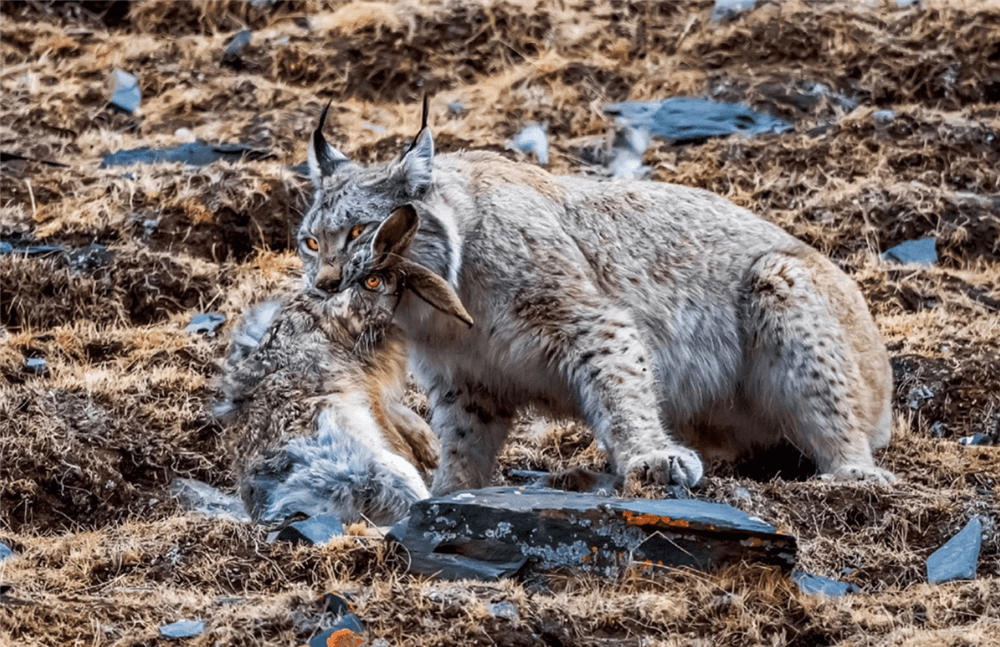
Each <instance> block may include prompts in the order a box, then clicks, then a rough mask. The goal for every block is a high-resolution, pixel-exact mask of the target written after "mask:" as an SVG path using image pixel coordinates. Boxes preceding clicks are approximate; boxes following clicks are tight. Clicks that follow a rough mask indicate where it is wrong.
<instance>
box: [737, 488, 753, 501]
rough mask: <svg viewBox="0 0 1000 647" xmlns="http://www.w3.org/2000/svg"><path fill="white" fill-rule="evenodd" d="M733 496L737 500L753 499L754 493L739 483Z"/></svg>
mask: <svg viewBox="0 0 1000 647" xmlns="http://www.w3.org/2000/svg"><path fill="white" fill-rule="evenodd" d="M733 498H734V499H736V500H737V501H752V500H753V494H751V493H750V490H748V489H747V488H745V487H743V486H742V485H738V486H736V487H735V488H733Z"/></svg>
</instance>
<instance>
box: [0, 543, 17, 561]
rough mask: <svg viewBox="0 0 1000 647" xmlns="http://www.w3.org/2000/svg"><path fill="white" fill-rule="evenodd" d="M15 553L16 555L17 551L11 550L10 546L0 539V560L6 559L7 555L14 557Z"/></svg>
mask: <svg viewBox="0 0 1000 647" xmlns="http://www.w3.org/2000/svg"><path fill="white" fill-rule="evenodd" d="M15 555H17V553H15V552H14V551H13V550H11V549H10V546H8V545H7V544H5V543H3V542H2V541H0V562H2V561H3V560H5V559H7V558H8V557H14V556H15Z"/></svg>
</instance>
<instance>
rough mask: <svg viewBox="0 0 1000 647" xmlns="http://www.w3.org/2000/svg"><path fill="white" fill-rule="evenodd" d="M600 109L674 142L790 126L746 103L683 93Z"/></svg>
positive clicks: (782, 130) (786, 129)
mask: <svg viewBox="0 0 1000 647" xmlns="http://www.w3.org/2000/svg"><path fill="white" fill-rule="evenodd" d="M604 112H605V114H608V115H611V116H614V117H617V118H619V119H622V120H624V121H625V122H627V123H628V124H630V125H631V126H632V127H633V128H640V129H643V130H646V131H648V132H649V133H650V134H651V135H654V136H657V137H661V138H663V139H667V140H670V141H673V142H675V143H691V142H702V141H705V140H706V139H709V138H710V137H725V136H727V135H732V134H735V133H742V134H744V135H749V136H753V135H761V134H764V133H786V132H791V131H792V130H793V128H792V125H791V124H789V123H788V122H786V121H784V120H782V119H778V118H777V117H772V116H770V115H767V114H764V113H761V112H756V111H754V110H751V109H750V108H747V107H746V106H741V105H738V104H733V103H719V102H716V101H709V100H707V99H691V98H687V97H673V98H670V99H664V100H663V101H625V102H623V103H612V104H610V105H607V106H605V107H604Z"/></svg>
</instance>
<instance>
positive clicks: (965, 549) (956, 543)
mask: <svg viewBox="0 0 1000 647" xmlns="http://www.w3.org/2000/svg"><path fill="white" fill-rule="evenodd" d="M982 544H983V522H982V521H980V519H979V516H978V515H977V516H973V517H972V519H970V520H969V523H967V524H966V525H965V527H964V528H962V530H961V531H959V533H958V534H957V535H955V536H954V537H952V538H951V539H949V540H948V543H946V544H945V545H944V546H942V547H941V548H938V549H937V550H936V551H934V554H933V555H931V556H930V557H928V558H927V581H928V582H929V583H931V584H941V583H942V582H950V581H952V580H971V579H975V577H976V565H977V562H978V561H979V550H980V548H982Z"/></svg>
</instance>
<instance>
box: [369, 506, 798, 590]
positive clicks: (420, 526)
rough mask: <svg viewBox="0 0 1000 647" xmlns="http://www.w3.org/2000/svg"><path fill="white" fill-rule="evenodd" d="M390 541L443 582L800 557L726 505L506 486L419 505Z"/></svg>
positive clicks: (418, 568)
mask: <svg viewBox="0 0 1000 647" xmlns="http://www.w3.org/2000/svg"><path fill="white" fill-rule="evenodd" d="M388 538H389V539H390V540H392V541H396V542H398V543H400V544H402V546H403V547H404V548H405V549H406V557H407V559H408V560H409V566H408V569H409V570H410V571H411V572H417V573H423V574H428V575H437V576H438V577H440V578H442V579H461V578H475V579H487V580H491V579H497V578H500V577H511V576H515V575H519V574H522V573H524V572H526V571H534V570H538V571H546V570H552V569H563V568H565V569H571V570H578V571H588V572H592V573H596V574H599V575H603V576H608V577H614V576H616V575H619V574H621V573H622V572H623V571H624V570H625V569H626V568H628V567H629V566H632V565H636V564H638V565H640V566H647V567H653V566H689V567H694V568H700V569H708V568H714V567H716V566H719V565H722V564H729V563H739V562H743V561H748V562H762V563H767V564H775V565H778V566H780V567H782V568H786V569H790V568H791V567H792V566H793V564H794V561H795V551H796V543H795V538H794V537H791V536H789V535H783V534H778V533H777V532H775V529H774V527H773V526H770V525H768V524H766V523H764V522H762V521H760V520H758V519H754V518H752V517H750V516H748V515H747V514H745V513H743V512H741V511H739V510H737V509H736V508H733V507H730V506H726V505H722V504H718V503H709V502H705V501H696V500H659V501H649V500H641V499H618V498H608V497H601V496H597V495H593V494H579V493H568V492H559V491H556V490H550V489H528V488H503V487H501V488H486V489H483V490H474V491H468V492H460V493H456V494H453V495H450V496H447V497H439V498H431V499H425V500H423V501H418V502H417V503H415V504H414V505H413V506H412V507H411V509H410V517H409V519H408V521H406V522H401V523H399V524H397V525H396V526H394V527H393V529H392V530H391V531H390V533H389V535H388Z"/></svg>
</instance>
